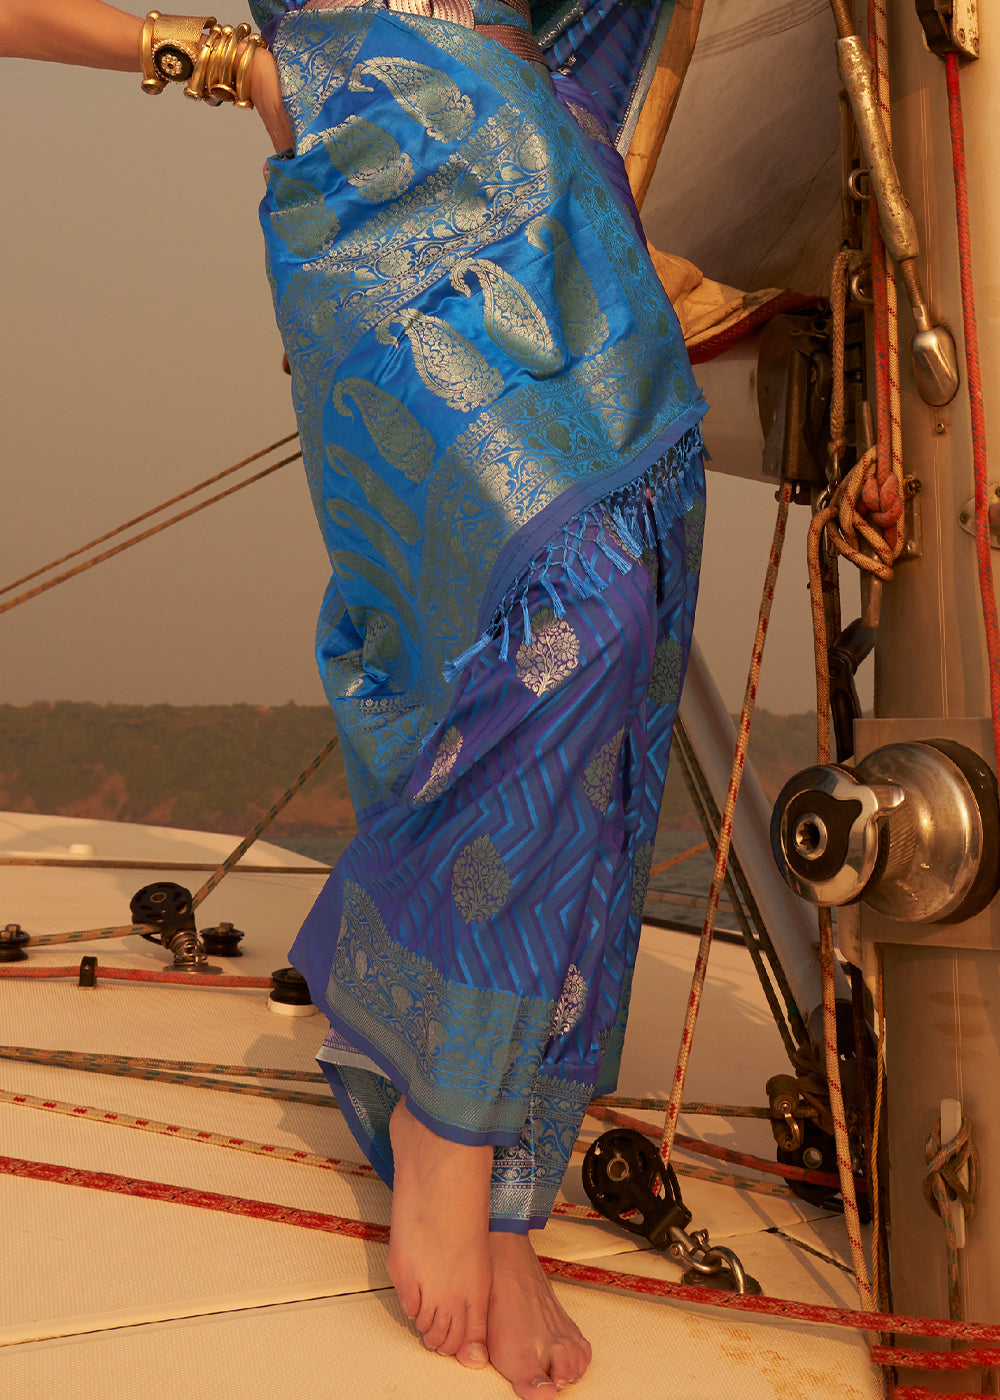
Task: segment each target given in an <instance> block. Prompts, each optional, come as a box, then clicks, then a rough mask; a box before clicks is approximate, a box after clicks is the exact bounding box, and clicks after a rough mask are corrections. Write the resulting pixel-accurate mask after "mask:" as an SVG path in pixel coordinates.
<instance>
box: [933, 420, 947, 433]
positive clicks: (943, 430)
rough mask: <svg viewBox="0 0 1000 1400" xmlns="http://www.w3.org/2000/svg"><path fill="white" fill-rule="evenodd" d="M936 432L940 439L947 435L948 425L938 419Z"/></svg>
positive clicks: (935, 426) (935, 427)
mask: <svg viewBox="0 0 1000 1400" xmlns="http://www.w3.org/2000/svg"><path fill="white" fill-rule="evenodd" d="M934 431H935V432H936V433H937V435H938V437H940V436H941V434H942V433H946V432H947V431H948V424H947V423H942V422H941V420H940V419H938V421H937V422H936V423H935V424H934Z"/></svg>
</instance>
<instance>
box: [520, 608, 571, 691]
mask: <svg viewBox="0 0 1000 1400" xmlns="http://www.w3.org/2000/svg"><path fill="white" fill-rule="evenodd" d="M531 633H532V640H531V645H530V646H528V644H527V643H524V644H523V645H521V646H519V647H518V649H517V657H516V662H515V664H516V666H517V678H518V680H520V681H523V683H524V684H525V685H526V686H527V687H528V689H529V690H533V691H534V693H535V694H536V695H544V694H545V692H546V691H548V690H554V689H555V688H556V686H557V685H558V684H559V683H560V681H563V680H565V679H566V677H567V676H568V675H571V674H572V672H573V671H575V670H576V668H577V666H579V664H580V642H579V639H578V638H577V635H576V633H575V632H574V631H573V629H572V627H571V626H570V625H569V623H568V622H567V621H566V619H565V618H561V617H556V615H555V613H554V612H553V611H552V609H551V608H539V610H538V612H537V613H536V614H535V616H534V617H533V618H532V619H531Z"/></svg>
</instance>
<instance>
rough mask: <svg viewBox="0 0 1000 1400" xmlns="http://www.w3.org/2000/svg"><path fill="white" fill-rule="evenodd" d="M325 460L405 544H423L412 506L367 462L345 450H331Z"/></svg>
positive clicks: (328, 450)
mask: <svg viewBox="0 0 1000 1400" xmlns="http://www.w3.org/2000/svg"><path fill="white" fill-rule="evenodd" d="M326 456H327V460H328V461H329V463H330V466H331V468H332V469H333V471H334V473H335V474H336V475H337V476H339V477H344V478H345V479H346V480H348V481H353V482H354V483H355V484H356V485H357V486H360V487H361V490H362V491H363V492H364V496H365V500H366V501H367V502H368V504H369V505H370V506H371V507H372V509H373V510H374V511H375V513H376V514H377V515H379V516H381V517H382V519H383V520H385V521H386V523H387V524H388V525H391V527H392V528H393V529H394V530H395V532H396V534H397V535H399V537H400V539H403V540H405V541H406V543H407V544H408V545H415V544H419V543H420V537H421V534H422V531H421V529H420V522H419V521H418V519H417V517H416V516H415V515H414V514H413V511H412V510H410V508H409V506H407V505H404V504H403V502H402V501H401V500H400V499H399V496H398V495H397V494H396V492H395V491H390V490H389V488H388V487H387V486H386V484H385V482H384V481H383V480H382V478H381V477H380V476H379V475H378V473H377V472H374V471H372V469H371V467H370V466H369V465H368V463H367V462H362V460H361V458H360V457H355V456H353V455H352V454H351V453H350V452H346V451H345V450H344V449H343V448H342V447H328V448H327V449H326Z"/></svg>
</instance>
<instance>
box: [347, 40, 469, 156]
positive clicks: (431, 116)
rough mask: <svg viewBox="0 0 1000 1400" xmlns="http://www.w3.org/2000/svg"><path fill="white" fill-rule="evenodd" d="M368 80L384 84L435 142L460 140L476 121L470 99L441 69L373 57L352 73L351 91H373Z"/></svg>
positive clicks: (406, 59)
mask: <svg viewBox="0 0 1000 1400" xmlns="http://www.w3.org/2000/svg"><path fill="white" fill-rule="evenodd" d="M366 77H371V78H378V79H379V80H380V81H381V82H383V83H385V85H386V87H387V88H388V89H389V91H390V92H391V93H392V95H393V97H394V98H395V99H396V101H397V102H398V103H399V105H400V107H401V108H402V109H403V111H404V112H405V113H406V115H407V116H408V117H412V118H413V120H414V121H415V122H419V124H420V125H421V126H422V127H423V129H424V130H425V131H426V132H427V135H428V136H430V137H431V138H432V140H434V141H458V140H460V139H461V138H462V137H463V136H464V135H465V133H466V132H467V131H468V129H469V127H470V126H471V125H472V123H473V121H474V120H475V116H476V112H475V108H474V107H473V105H472V102H471V100H470V99H469V98H468V97H466V95H465V94H464V93H463V92H462V90H461V89H460V88H459V87H458V85H457V84H456V83H454V82H452V80H451V78H449V77H447V76H446V74H444V73H442V72H441V71H440V69H437V68H428V67H427V65H426V64H424V63H417V62H416V61H415V60H414V59H412V58H389V57H384V58H372V59H368V60H367V61H366V62H364V63H359V64H358V65H357V67H356V68H355V69H354V71H353V72H352V73H351V80H350V82H349V84H348V87H349V88H350V90H351V91H352V92H373V91H374V89H373V88H372V87H370V86H369V85H368V84H367V83H365V82H364V81H363V79H364V78H366Z"/></svg>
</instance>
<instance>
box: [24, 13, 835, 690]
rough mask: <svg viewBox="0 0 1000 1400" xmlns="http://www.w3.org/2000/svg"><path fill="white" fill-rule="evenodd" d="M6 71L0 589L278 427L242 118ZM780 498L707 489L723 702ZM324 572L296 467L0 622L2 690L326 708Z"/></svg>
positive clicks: (800, 535) (118, 80) (125, 90)
mask: <svg viewBox="0 0 1000 1400" xmlns="http://www.w3.org/2000/svg"><path fill="white" fill-rule="evenodd" d="M737 9H738V7H737ZM721 11H722V13H723V14H724V13H726V12H728V11H732V12H733V13H734V14H736V13H737V11H733V6H732V3H729V4H728V5H727V4H726V3H722V4H721ZM0 69H2V82H0V110H2V113H3V117H4V122H5V129H6V130H7V132H8V133H14V132H18V133H25V134H24V136H22V137H21V139H9V140H8V142H7V152H6V160H5V190H4V214H3V219H2V222H0V244H2V260H0V267H2V273H0V276H2V280H3V291H2V305H3V318H4V336H3V364H2V375H0V386H2V388H0V395H2V403H0V407H2V413H0V462H2V515H0V522H2V524H0V584H2V583H4V582H7V581H9V580H13V579H14V578H16V577H18V576H19V575H20V574H22V573H24V572H26V571H27V570H29V569H31V568H33V567H35V566H37V565H39V564H41V563H45V562H47V561H48V560H50V559H53V558H55V557H56V556H58V555H60V554H62V553H64V552H65V551H67V550H69V549H72V548H73V547H74V546H76V545H77V544H80V543H82V542H84V541H85V540H87V539H89V538H90V537H91V536H94V535H97V534H99V533H102V532H103V531H104V530H106V529H108V528H110V527H111V526H113V525H115V524H117V523H118V522H119V521H121V520H124V519H126V518H128V517H129V516H131V515H135V514H137V513H139V512H140V511H141V510H143V509H145V508H147V507H148V506H150V505H153V504H155V503H156V502H157V501H159V500H161V499H163V498H165V497H167V496H170V495H172V494H174V493H175V492H177V491H180V490H183V489H184V488H185V487H186V486H188V485H190V484H193V483H194V482H196V481H198V480H200V479H201V478H202V477H205V476H208V475H209V474H210V473H212V472H214V471H216V470H218V469H219V468H221V467H223V466H225V465H227V464H229V463H230V462H233V461H236V460H237V459H238V458H240V457H242V456H245V455H247V454H248V453H250V452H252V451H254V450H256V449H257V448H259V447H261V446H263V445H265V444H266V443H268V442H271V441H273V440H274V439H276V438H278V437H281V436H283V435H284V434H285V433H287V432H290V431H292V430H293V429H294V420H293V415H292V411H291V407H290V403H289V394H288V379H287V377H286V376H285V375H283V374H282V373H281V368H280V361H281V347H280V343H279V340H278V336H277V333H276V331H275V329H274V323H273V320H272V314H271V305H270V293H269V290H268V287H267V282H266V279H265V277H264V274H263V253H262V244H261V236H260V230H259V227H258V224H257V214H256V206H257V202H258V200H259V197H260V194H261V190H262V179H261V164H262V161H263V159H264V157H265V155H266V154H267V150H268V147H267V140H266V136H265V134H264V131H263V128H262V127H261V126H260V124H259V122H258V120H257V118H256V116H255V115H254V114H252V113H245V112H238V111H235V110H233V109H231V108H229V107H223V108H219V109H209V108H207V107H206V106H204V105H202V104H200V103H197V104H196V103H193V102H189V101H186V100H185V99H184V98H183V97H182V95H181V93H180V92H177V91H173V90H168V91H167V92H165V93H164V94H162V96H160V97H156V98H149V97H146V96H144V95H142V94H141V92H140V91H139V84H138V78H137V77H134V76H132V75H123V74H103V73H94V72H90V71H87V70H78V69H70V68H63V67H59V66H56V65H29V64H21V63H15V62H12V61H9V60H5V61H3V62H2V63H0ZM696 71H697V70H696V69H693V70H692V73H695V72H696ZM682 251H683V250H682ZM709 270H710V271H711V269H709ZM716 275H721V274H720V273H718V272H717V273H716ZM758 285H759V284H758ZM708 431H709V441H711V427H710V426H709V430H708ZM774 509H775V507H774V500H773V489H771V488H768V487H766V486H758V485H755V484H754V485H751V484H748V483H744V482H740V481H734V480H731V479H728V478H718V479H713V480H712V481H711V482H710V506H709V527H708V543H707V549H706V555H705V568H704V576H703V578H704V582H703V591H702V599H701V604H700V608H699V615H698V624H697V628H698V637H699V639H700V642H701V644H702V647H703V648H704V650H705V652H706V653H707V656H708V658H709V661H710V663H711V664H712V666H713V669H714V670H715V672H716V676H717V679H718V681H719V684H720V686H721V688H722V690H723V694H724V696H725V698H726V700H727V702H728V703H729V704H730V706H733V707H735V706H736V705H737V704H738V702H739V700H740V699H741V697H742V691H743V685H744V681H745V673H746V666H747V661H748V658H749V651H750V646H751V642H752V637H753V627H754V621H755V617H756V608H757V601H758V598H759V593H760V586H761V583H762V581H763V574H764V568H765V564H766V559H767V552H768V546H769V542H770V535H771V529H772V524H773V515H774ZM805 514H806V513H805V511H804V510H803V509H801V508H800V509H799V510H798V511H796V512H795V517H794V520H793V524H792V529H791V531H790V536H789V544H788V562H787V565H786V570H787V572H786V575H785V579H784V582H783V583H782V584H780V585H779V595H778V599H777V602H776V605H775V618H774V623H773V627H772V641H771V643H770V645H771V647H772V649H773V651H772V655H771V659H770V661H769V663H766V665H765V672H764V676H763V680H762V685H761V690H760V703H762V704H763V705H765V706H766V707H768V708H770V709H773V710H778V711H784V712H789V711H794V710H801V709H806V708H809V707H811V705H812V704H813V692H812V680H811V664H810V641H809V630H808V628H809V623H808V606H807V598H806V591H805V578H806V575H805V563H804V545H803V539H804V532H805V528H806V524H807V521H806V518H805ZM325 578H326V568H325V554H324V551H323V548H322V545H321V543H320V538H319V532H318V529H317V527H316V525H315V522H314V519H313V516H312V511H311V507H310V503H309V499H308V495H307V492H306V489H305V484H304V480H303V477H302V475H301V469H300V468H299V466H298V465H297V464H296V465H293V466H289V467H286V468H284V469H283V470H282V471H281V472H279V473H278V474H277V475H276V476H275V477H274V478H272V479H270V480H268V481H266V482H263V483H261V484H259V485H256V486H253V487H250V488H249V489H248V490H247V491H246V492H245V493H242V494H240V495H238V496H237V497H235V498H234V499H233V500H230V501H227V502H225V503H222V504H220V505H218V506H214V507H212V508H211V509H210V510H208V511H206V512H204V513H203V514H202V515H200V516H198V517H196V518H195V519H194V520H192V521H187V522H184V523H182V524H180V525H178V526H176V527H175V528H174V529H172V530H170V531H168V532H166V533H165V534H164V535H163V536H162V537H160V538H158V539H156V540H154V541H151V542H149V543H146V544H143V545H140V546H138V548H137V549H135V550H134V551H131V552H129V553H127V554H126V555H125V556H124V557H122V558H120V559H117V560H113V561H111V562H109V563H107V564H104V565H101V566H100V567H99V568H97V569H95V570H93V571H91V572H90V573H88V574H85V575H83V576H82V577H81V578H78V579H75V580H73V581H71V582H70V583H67V584H65V585H63V586H62V587H60V588H57V589H55V590H53V591H52V592H51V593H49V594H47V595H46V596H44V597H42V598H39V599H36V600H34V601H32V602H29V603H26V604H24V605H23V606H22V607H20V608H18V609H16V610H15V611H14V612H12V613H10V614H7V615H5V616H2V617H0V648H2V650H0V655H2V657H3V665H2V668H0V703H14V704H26V703H28V702H30V701H32V700H39V699H46V700H54V699H71V700H93V701H99V702H105V701H119V702H128V703H153V702H163V701H166V702H171V703H175V704H208V703H226V702H231V701H247V702H250V703H255V704H281V703H284V702H286V701H288V700H294V701H296V702H297V703H300V704H307V703H321V702H322V698H323V697H322V692H321V689H320V685H319V681H318V679H317V677H316V674H315V669H314V663H313V659H312V638H313V630H314V620H315V615H316V611H317V609H318V606H319V601H320V596H321V594H322V590H323V587H324V584H325Z"/></svg>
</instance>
